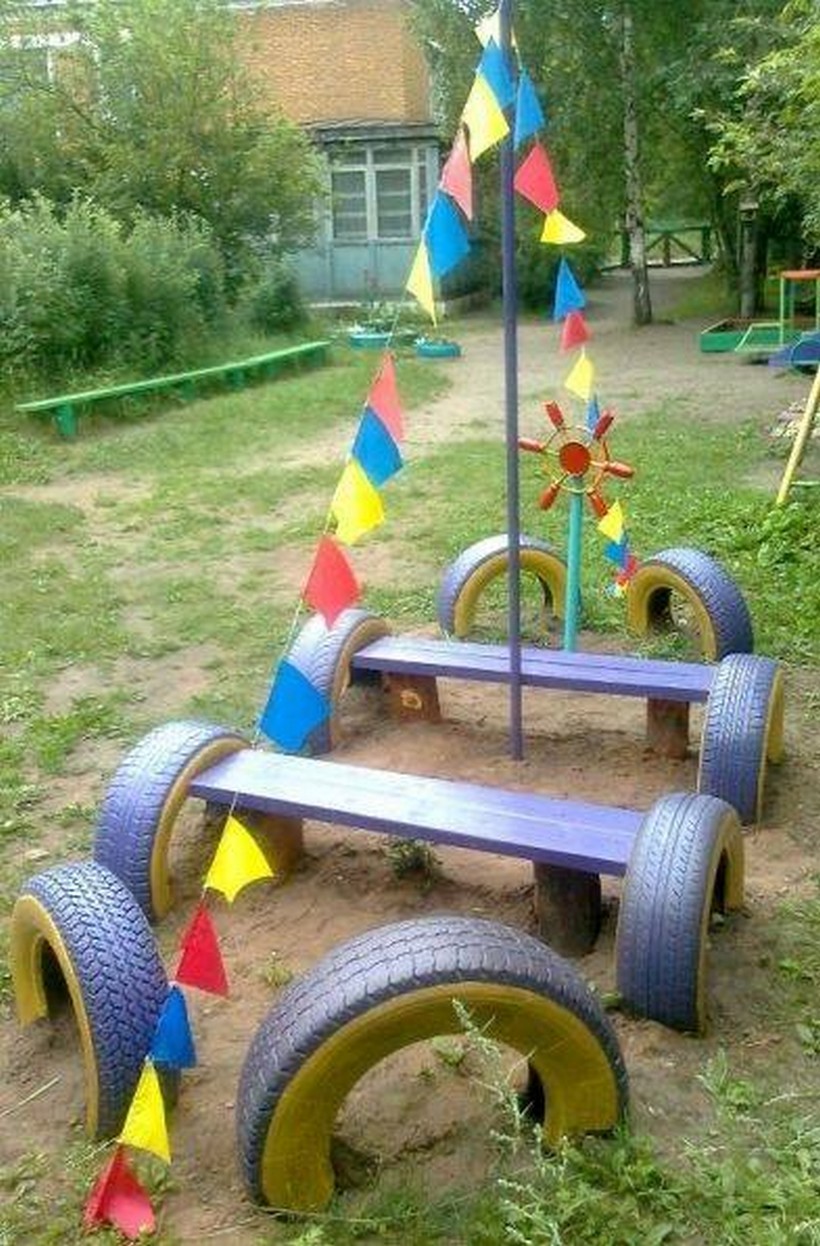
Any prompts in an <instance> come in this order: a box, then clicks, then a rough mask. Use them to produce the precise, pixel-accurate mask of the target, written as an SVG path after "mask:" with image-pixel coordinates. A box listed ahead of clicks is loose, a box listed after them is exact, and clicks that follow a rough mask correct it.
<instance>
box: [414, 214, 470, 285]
mask: <svg viewBox="0 0 820 1246" xmlns="http://www.w3.org/2000/svg"><path fill="white" fill-rule="evenodd" d="M424 239H425V242H426V243H427V254H428V256H429V259H430V270H431V272H432V273H433V276H434V277H444V276H446V274H447V273H449V272H450V271H451V270H452V269H453V268H455V266H456V265H457V264H458V263H460V261H461V260H463V259H464V256H465V255H467V254H468V252H469V250H470V239H469V237H468V236H467V231H466V229H465V228H464V226H463V225H462V223H461V217H460V216H459V214H458V212H457V211H456V210H455V208H454V207H453V205H452V203H451V201H450V200H449V199H448V198H447V196H446V195H442V194H437V195H436V197H435V199H434V200H433V205H432V207H431V208H430V214H429V216H428V217H427V224H426V225H425V227H424Z"/></svg>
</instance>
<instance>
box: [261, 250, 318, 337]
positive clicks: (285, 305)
mask: <svg viewBox="0 0 820 1246" xmlns="http://www.w3.org/2000/svg"><path fill="white" fill-rule="evenodd" d="M247 309H248V320H249V322H250V325H251V328H253V329H255V330H256V331H257V332H258V333H281V332H283V331H285V332H287V331H288V330H289V329H295V328H297V327H298V326H299V325H301V324H303V323H304V322H305V320H306V319H307V313H306V311H305V305H304V303H303V302H302V296H301V294H300V293H299V286H298V283H297V281H296V278H295V276H294V275H293V273H292V272H290V270H289V269H288V268H286V267H285V265H284V264H280V263H277V262H275V261H270V262H269V263H268V264H266V266H265V268H264V269H263V271H262V273H261V275H260V277H259V280H258V281H257V283H256V285H255V286H253V287H252V289H251V290H250V291H249V293H248V295H247Z"/></svg>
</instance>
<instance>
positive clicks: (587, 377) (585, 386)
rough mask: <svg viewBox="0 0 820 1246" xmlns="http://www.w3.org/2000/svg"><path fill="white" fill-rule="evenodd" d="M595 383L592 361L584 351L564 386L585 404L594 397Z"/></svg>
mask: <svg viewBox="0 0 820 1246" xmlns="http://www.w3.org/2000/svg"><path fill="white" fill-rule="evenodd" d="M594 381H595V368H594V367H593V364H592V360H591V359H590V358H589V357H588V355H587V353H586V351H585V350H582V351H581V353H580V355H579V356H578V358H577V359H576V361H575V364H574V365H573V368H572V371H571V372H570V374H569V376H568V377H567V379H566V380H565V381H564V386H565V388H566V389H568V390H569V392H570V393H571V394H577V395H578V397H579V398H583V399H584V401H585V402H588V401H589V399H590V398H591V397H592V389H593V384H594Z"/></svg>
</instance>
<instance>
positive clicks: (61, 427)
mask: <svg viewBox="0 0 820 1246" xmlns="http://www.w3.org/2000/svg"><path fill="white" fill-rule="evenodd" d="M54 421H55V423H56V425H57V431H58V432H59V434H60V436H61V437H76V436H77V416H76V414H75V412H74V407H73V406H72V405H71V403H70V402H64V403H61V405H60V406H59V407H58V408H57V410H56V411H55V412H54Z"/></svg>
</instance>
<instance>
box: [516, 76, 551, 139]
mask: <svg viewBox="0 0 820 1246" xmlns="http://www.w3.org/2000/svg"><path fill="white" fill-rule="evenodd" d="M546 124H547V120H546V117H545V116H544V112H543V109H542V108H541V102H540V100H539V99H538V96H537V95H536V94H535V87H534V86H533V85H532V79H531V78H530V76H529V74H528V73H527V71H526V69H522V70H521V73H520V75H519V78H518V98H517V99H516V102H515V145H516V147H520V146H521V144H522V143H524V142H526V140H527V139H528V138H531V137H532V135H533V134H536V133H537V132H538V131H539V130H541V129H543V127H544V126H545V125H546Z"/></svg>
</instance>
